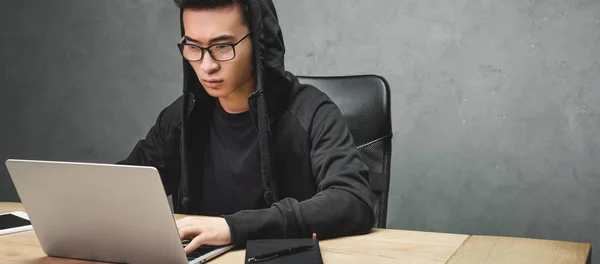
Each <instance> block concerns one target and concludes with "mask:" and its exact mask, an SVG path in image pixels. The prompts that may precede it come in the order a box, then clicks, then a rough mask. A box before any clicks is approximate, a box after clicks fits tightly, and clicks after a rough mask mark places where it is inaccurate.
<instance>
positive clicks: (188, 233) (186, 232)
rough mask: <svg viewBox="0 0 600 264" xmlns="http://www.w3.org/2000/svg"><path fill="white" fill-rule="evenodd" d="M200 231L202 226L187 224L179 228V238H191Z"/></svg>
mask: <svg viewBox="0 0 600 264" xmlns="http://www.w3.org/2000/svg"><path fill="white" fill-rule="evenodd" d="M201 233H202V227H199V226H188V227H184V228H180V229H179V238H180V239H181V240H185V239H187V238H193V237H196V236H198V235H200V234H201Z"/></svg>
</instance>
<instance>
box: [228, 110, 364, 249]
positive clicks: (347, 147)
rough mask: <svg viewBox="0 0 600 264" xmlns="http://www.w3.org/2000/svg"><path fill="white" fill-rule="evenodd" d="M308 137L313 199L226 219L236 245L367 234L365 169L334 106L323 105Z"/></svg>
mask: <svg viewBox="0 0 600 264" xmlns="http://www.w3.org/2000/svg"><path fill="white" fill-rule="evenodd" d="M308 132H309V134H310V137H311V140H312V152H311V154H310V156H311V162H312V167H313V174H314V175H315V177H316V180H317V183H318V190H317V191H318V192H317V194H316V195H315V196H313V197H312V198H311V199H308V200H305V201H302V202H298V201H297V200H295V199H292V198H285V199H283V200H281V201H279V202H277V203H275V204H273V206H272V207H270V208H268V209H262V210H248V211H241V212H238V213H236V214H234V215H230V216H225V219H226V220H227V223H228V224H229V226H230V229H231V236H232V242H233V243H234V244H244V243H245V242H246V241H247V240H249V239H260V238H291V237H310V234H311V233H317V235H318V237H319V238H333V237H339V236H347V235H357V234H364V233H368V232H369V231H370V230H371V228H372V226H373V221H374V215H373V204H372V192H371V187H370V185H369V179H368V169H367V166H366V165H365V163H364V162H363V161H362V159H361V157H360V155H359V153H358V150H357V149H356V147H355V145H354V141H353V139H352V135H351V134H350V131H349V129H348V127H347V125H346V123H345V122H343V121H342V115H341V113H340V110H339V109H338V107H337V106H336V105H335V104H334V103H333V102H331V101H330V100H326V101H324V102H323V103H321V104H320V105H319V107H318V108H317V111H316V112H315V114H314V116H313V120H312V125H311V128H310V129H309V131H308Z"/></svg>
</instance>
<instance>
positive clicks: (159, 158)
mask: <svg viewBox="0 0 600 264" xmlns="http://www.w3.org/2000/svg"><path fill="white" fill-rule="evenodd" d="M181 102H182V97H180V98H179V99H177V100H175V101H174V102H173V103H172V104H171V105H169V106H168V107H166V108H165V109H163V110H162V111H161V112H160V113H159V114H158V117H157V119H156V123H155V124H154V125H153V126H152V127H151V128H150V131H148V133H147V134H146V137H145V138H144V139H141V140H139V141H138V142H137V144H136V145H135V147H134V148H133V150H132V151H131V153H130V154H129V156H127V158H126V159H124V160H121V161H119V162H117V164H122V165H135V166H150V167H155V168H156V169H157V170H158V171H159V173H160V176H161V179H162V182H163V185H164V187H165V190H166V191H168V190H170V188H169V186H168V182H169V181H168V180H167V179H165V176H166V167H167V165H166V163H167V160H168V150H167V149H168V147H167V143H168V142H169V140H170V139H171V136H172V132H173V128H174V127H175V126H176V125H177V123H178V120H179V119H180V118H179V116H180V111H181V107H180V106H181ZM169 194H170V193H167V195H169Z"/></svg>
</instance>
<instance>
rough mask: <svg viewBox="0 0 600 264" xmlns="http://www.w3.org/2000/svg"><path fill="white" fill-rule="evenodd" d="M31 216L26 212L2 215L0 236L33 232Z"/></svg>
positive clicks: (0, 216)
mask: <svg viewBox="0 0 600 264" xmlns="http://www.w3.org/2000/svg"><path fill="white" fill-rule="evenodd" d="M31 229H33V227H32V226H31V222H29V216H28V215H27V213H25V212H9V213H2V214H0V235H6V234H11V233H16V232H23V231H27V230H31Z"/></svg>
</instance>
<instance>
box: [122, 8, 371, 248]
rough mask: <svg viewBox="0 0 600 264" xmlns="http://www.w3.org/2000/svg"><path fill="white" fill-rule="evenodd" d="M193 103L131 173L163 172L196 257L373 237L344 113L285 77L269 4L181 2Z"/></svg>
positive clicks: (138, 156) (169, 112)
mask: <svg viewBox="0 0 600 264" xmlns="http://www.w3.org/2000/svg"><path fill="white" fill-rule="evenodd" d="M176 3H177V4H178V6H179V7H180V8H181V22H182V31H183V34H184V36H183V37H182V39H181V41H180V43H179V44H178V46H179V48H180V50H181V53H182V55H183V57H184V59H185V60H184V87H183V90H184V95H183V96H182V97H180V98H179V99H177V100H176V101H175V102H174V103H172V104H171V105H170V106H168V107H167V108H165V109H164V110H163V111H162V112H161V113H160V114H159V116H158V119H157V121H156V124H155V125H154V126H153V127H152V128H151V130H150V132H149V133H148V135H147V137H146V138H145V139H144V140H141V141H139V142H138V144H137V145H136V146H135V148H134V150H133V152H132V153H131V154H130V155H129V157H127V159H126V160H124V161H122V162H120V163H121V164H132V165H146V166H154V167H156V168H157V169H158V170H159V172H160V174H161V177H162V181H163V184H164V186H165V188H166V191H167V193H168V194H170V195H172V196H173V206H174V210H175V212H176V213H181V214H192V215H201V216H193V217H187V218H185V219H182V220H180V221H177V226H178V228H179V232H180V235H181V238H182V239H191V240H192V242H191V243H190V244H189V246H188V247H187V248H186V252H188V253H189V252H191V251H193V250H194V249H196V248H197V247H199V246H200V245H203V244H208V245H225V244H230V243H233V244H244V243H245V242H246V241H247V240H249V239H260V238H292V237H307V238H308V237H310V236H311V234H312V233H317V234H318V236H319V238H330V237H337V236H345V235H353V234H363V233H367V232H369V230H370V229H371V227H372V225H373V219H374V216H373V205H372V201H371V194H372V193H371V189H370V186H369V180H368V173H367V167H366V165H365V164H364V163H363V161H362V160H361V158H360V156H359V154H358V151H357V149H356V147H355V146H354V143H353V139H352V136H351V134H350V132H349V130H348V128H347V126H346V124H345V123H344V122H343V121H342V116H341V113H340V111H339V109H338V108H337V106H336V105H335V104H334V103H333V102H332V101H331V100H330V99H329V98H328V97H327V96H326V95H325V94H324V93H322V92H320V91H319V90H317V89H315V88H314V87H311V86H307V85H301V84H299V83H298V80H297V78H296V77H294V76H293V75H292V74H291V73H289V72H286V71H285V70H284V63H283V58H284V45H283V38H282V34H281V29H280V27H279V24H278V19H277V14H276V11H275V7H274V5H273V3H272V1H271V0H212V1H211V0H177V1H176Z"/></svg>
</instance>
